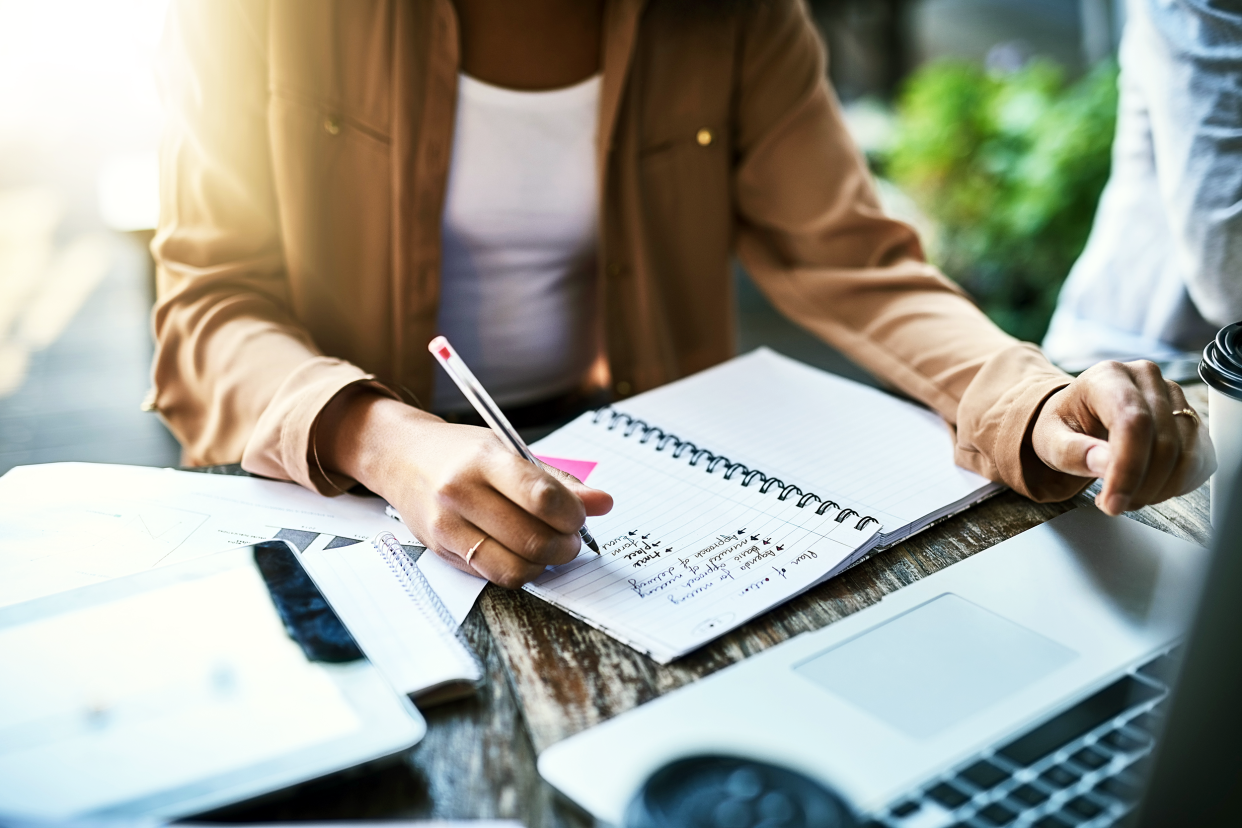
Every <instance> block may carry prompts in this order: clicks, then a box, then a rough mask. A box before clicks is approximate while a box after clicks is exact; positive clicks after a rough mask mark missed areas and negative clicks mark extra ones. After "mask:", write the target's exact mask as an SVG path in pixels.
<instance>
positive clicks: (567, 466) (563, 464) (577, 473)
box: [535, 454, 599, 483]
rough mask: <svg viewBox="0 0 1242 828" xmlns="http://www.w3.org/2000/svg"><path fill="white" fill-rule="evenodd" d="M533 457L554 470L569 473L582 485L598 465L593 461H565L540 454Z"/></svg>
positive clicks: (561, 458)
mask: <svg viewBox="0 0 1242 828" xmlns="http://www.w3.org/2000/svg"><path fill="white" fill-rule="evenodd" d="M535 456H536V457H538V458H539V459H540V460H542V461H543V462H544V463H547V464H548V465H549V466H551V467H552V468H554V469H560V470H561V471H563V472H569V473H570V474H572V475H573V476H574V477H576V478H578V479H579V480H581V481H582V482H583V483H585V482H586V479H587V477H588V476H590V474H591V472H592V471H594V470H595V467H596V466H598V465H599V464H598V463H596V462H595V461H594V460H567V459H565V458H564V457H544V456H543V455H540V454H536V455H535Z"/></svg>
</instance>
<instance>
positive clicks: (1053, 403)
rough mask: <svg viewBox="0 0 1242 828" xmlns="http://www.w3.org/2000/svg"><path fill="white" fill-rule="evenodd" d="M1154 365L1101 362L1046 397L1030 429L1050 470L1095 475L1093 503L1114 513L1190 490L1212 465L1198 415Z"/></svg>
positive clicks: (1208, 442)
mask: <svg viewBox="0 0 1242 828" xmlns="http://www.w3.org/2000/svg"><path fill="white" fill-rule="evenodd" d="M1190 408H1191V406H1190V404H1189V403H1187V402H1186V396H1185V395H1184V394H1183V393H1182V389H1181V388H1180V387H1179V386H1178V385H1177V383H1175V382H1169V381H1168V380H1166V379H1165V378H1164V377H1163V376H1161V374H1160V369H1159V368H1158V367H1156V365H1155V364H1154V363H1151V362H1146V361H1140V362H1127V363H1120V362H1102V363H1100V364H1098V365H1096V366H1094V367H1092V368H1090V369H1089V370H1087V371H1084V372H1083V373H1082V374H1081V375H1080V376H1079V377H1078V378H1077V379H1075V380H1074V381H1073V382H1072V383H1070V384H1069V385H1068V386H1066V387H1065V388H1063V389H1061V390H1060V391H1058V392H1057V393H1055V394H1053V395H1052V396H1051V397H1049V398H1048V400H1047V401H1046V402H1045V403H1044V406H1043V408H1042V409H1041V410H1040V412H1039V415H1038V417H1037V418H1036V420H1035V427H1034V429H1033V431H1032V433H1031V446H1032V448H1033V449H1034V451H1035V454H1036V456H1037V457H1038V458H1039V459H1040V460H1041V461H1043V463H1044V464H1045V465H1047V466H1048V467H1049V468H1052V469H1055V470H1056V471H1061V472H1065V473H1067V474H1073V475H1078V476H1080V477H1100V478H1103V479H1104V485H1103V487H1102V488H1101V489H1100V493H1099V495H1097V496H1096V499H1095V502H1096V505H1097V506H1099V507H1100V509H1102V510H1103V511H1104V512H1107V513H1108V514H1110V515H1119V514H1121V513H1122V512H1125V511H1127V510H1130V509H1138V508H1140V507H1142V506H1147V505H1149V504H1151V503H1159V502H1160V501H1162V500H1167V499H1168V498H1170V497H1176V496H1178V495H1181V494H1185V493H1186V492H1189V491H1193V490H1194V489H1196V488H1198V487H1199V486H1200V485H1202V484H1203V481H1205V480H1207V478H1208V477H1209V476H1210V475H1211V474H1212V472H1213V471H1215V470H1216V454H1215V451H1214V450H1213V448H1212V440H1211V438H1210V437H1209V436H1208V430H1207V427H1206V425H1204V424H1203V423H1201V422H1200V421H1199V418H1198V416H1197V415H1196V416H1189V415H1186V414H1176V415H1175V412H1179V411H1183V412H1184V411H1186V410H1187V409H1190Z"/></svg>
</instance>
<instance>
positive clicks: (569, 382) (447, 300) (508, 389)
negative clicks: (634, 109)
mask: <svg viewBox="0 0 1242 828" xmlns="http://www.w3.org/2000/svg"><path fill="white" fill-rule="evenodd" d="M599 90H600V78H599V76H598V75H597V76H595V77H593V78H590V79H589V80H586V81H583V82H582V83H579V84H577V85H575V86H570V87H566V88H564V89H555V90H552V91H547V92H519V91H516V90H512V89H504V88H501V87H498V86H491V85H490V84H486V83H482V82H480V81H477V80H474V79H473V78H469V77H466V76H465V75H462V76H461V78H460V79H459V83H458V92H457V123H456V128H455V132H454V135H453V155H452V161H451V164H450V167H449V176H448V192H447V194H446V199H445V204H444V220H443V227H442V243H443V256H442V265H441V274H440V309H439V316H438V319H437V323H436V324H437V329H438V331H439V333H441V334H444V335H445V336H447V337H448V339H449V341H450V342H452V343H453V345H454V346H455V347H456V348H457V351H458V352H459V353H460V354H461V356H462V358H463V359H464V360H465V361H466V364H467V365H469V366H470V368H471V370H473V371H474V373H475V375H476V376H477V377H478V378H479V380H480V382H482V383H483V386H484V387H485V388H486V389H487V390H488V391H489V392H490V393H491V395H492V396H493V397H494V398H495V399H496V402H498V403H500V404H501V405H518V404H522V403H526V402H535V401H537V400H540V399H544V398H547V397H551V396H555V395H556V394H560V393H564V392H566V391H569V390H571V389H573V388H575V387H577V386H578V385H579V384H580V383H581V381H582V380H583V378H584V376H585V374H586V372H587V370H588V369H589V368H590V366H591V364H592V363H593V362H594V360H595V357H596V354H597V353H598V349H599V343H600V341H601V338H600V334H599V330H598V329H599V326H598V324H597V319H598V313H597V308H596V290H597V287H596V281H597V275H596V259H595V251H596V233H597V230H596V224H597V221H596V217H597V213H598V196H597V192H596V191H597V186H596V180H595V132H596V122H597V120H598V111H599ZM432 408H433V410H435V411H445V412H448V411H464V410H469V409H470V404H469V403H468V402H467V401H466V399H465V398H464V397H463V396H462V395H461V392H460V391H458V390H457V387H456V386H455V385H454V384H453V382H452V380H450V379H449V378H448V376H447V375H446V374H444V372H443V371H441V370H437V371H436V376H435V397H434V400H433V403H432Z"/></svg>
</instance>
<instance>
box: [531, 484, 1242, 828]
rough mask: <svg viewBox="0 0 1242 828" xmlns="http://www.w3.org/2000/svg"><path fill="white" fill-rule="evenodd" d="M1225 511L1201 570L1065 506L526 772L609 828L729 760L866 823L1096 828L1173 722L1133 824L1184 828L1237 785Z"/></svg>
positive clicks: (1137, 528) (1117, 816) (1160, 544)
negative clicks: (809, 787) (1212, 795)
mask: <svg viewBox="0 0 1242 828" xmlns="http://www.w3.org/2000/svg"><path fill="white" fill-rule="evenodd" d="M1231 520H1232V526H1231V528H1226V529H1225V530H1224V531H1222V532H1221V533H1220V535H1221V538H1222V539H1223V540H1222V541H1221V542H1220V543H1218V548H1219V552H1220V554H1218V555H1217V557H1216V560H1215V561H1212V560H1211V559H1210V556H1209V554H1208V552H1207V550H1205V549H1203V548H1202V547H1199V546H1196V545H1194V544H1190V543H1186V542H1184V541H1181V540H1179V539H1177V538H1174V537H1172V536H1171V535H1168V534H1166V533H1164V532H1161V531H1159V530H1156V529H1153V528H1151V527H1148V526H1145V525H1143V524H1140V523H1139V522H1137V521H1135V520H1132V519H1129V518H1109V517H1107V516H1105V515H1103V514H1102V513H1100V512H1099V511H1097V510H1095V509H1094V508H1092V507H1082V508H1079V509H1076V510H1074V511H1072V512H1069V513H1066V514H1064V515H1061V516H1060V517H1057V518H1055V519H1053V520H1051V521H1049V522H1047V523H1045V524H1043V525H1041V526H1039V527H1036V528H1034V529H1031V530H1029V531H1027V532H1025V533H1023V534H1021V535H1018V536H1016V537H1014V538H1011V539H1010V540H1008V541H1005V542H1003V543H1000V544H998V545H997V546H995V547H993V548H991V549H989V550H986V551H984V552H981V553H979V554H977V555H975V556H973V557H971V558H968V559H967V560H965V561H962V562H960V563H957V564H954V565H953V566H951V567H948V568H946V569H944V570H941V571H940V572H937V573H935V574H933V575H931V576H929V577H927V578H924V579H922V580H921V581H918V582H916V583H915V584H912V585H910V586H908V587H906V588H904V589H902V590H900V591H898V592H895V593H892V594H890V595H888V596H886V597H885V598H884V600H882V601H881V602H880V603H879V604H876V605H874V606H872V607H869V608H867V609H865V610H862V611H860V612H858V613H855V614H854V615H852V616H850V617H848V618H845V619H843V620H841V621H839V622H837V623H836V624H833V625H832V626H830V627H827V628H825V629H822V630H819V631H816V632H813V633H806V634H803V635H800V636H798V637H796V638H794V639H792V640H790V641H787V642H785V643H783V644H780V645H778V646H776V647H773V648H771V649H769V650H767V651H765V652H763V653H761V654H759V655H757V656H754V657H752V658H750V659H747V660H746V661H743V662H741V663H739V664H736V665H734V666H732V667H730V668H727V669H725V670H722V671H720V672H719V673H716V674H714V675H712V676H710V677H708V678H706V679H703V680H701V681H698V682H696V683H694V684H692V685H689V686H687V687H684V688H682V689H680V690H678V691H676V692H673V693H670V694H668V695H666V696H663V697H661V698H659V699H657V700H655V701H653V702H650V703H648V704H646V705H643V706H642V707H639V708H637V709H635V710H632V711H630V712H628V713H626V714H623V715H621V716H618V717H616V718H614V719H612V720H610V721H608V722H606V723H604V724H602V725H599V726H597V727H595V728H592V729H590V730H587V731H584V732H583V733H580V734H578V735H576V736H573V737H571V738H569V739H567V740H565V741H563V742H560V743H558V744H556V745H553V746H552V747H551V748H549V749H547V750H546V751H544V753H543V754H542V755H541V756H540V758H539V770H540V773H541V774H542V776H543V777H544V778H545V779H546V780H547V781H548V782H549V783H551V784H552V785H553V786H555V787H556V788H558V789H559V790H560V791H561V792H563V793H564V794H566V795H567V796H569V797H570V798H571V799H573V800H575V801H576V802H578V803H579V804H580V805H582V806H583V807H584V808H586V809H587V810H588V811H590V812H591V813H592V814H593V815H594V816H595V817H596V818H598V819H600V820H602V821H604V822H608V823H612V824H621V822H622V819H623V814H624V811H625V807H626V805H627V804H628V802H629V801H630V800H631V799H632V798H633V796H634V794H635V793H636V792H637V791H638V790H639V789H640V787H641V785H642V783H643V782H644V781H645V780H646V779H647V778H648V777H649V776H650V775H651V774H652V773H654V772H655V771H656V770H658V769H659V768H660V767H662V766H664V765H666V764H667V763H669V762H671V761H675V760H677V759H680V758H685V757H690V756H696V755H704V754H715V755H721V754H723V755H733V756H741V757H748V758H753V759H757V760H760V761H764V762H768V763H771V764H774V765H779V766H784V767H787V768H791V769H793V770H796V771H800V772H801V773H803V774H805V775H807V776H809V777H811V778H812V779H814V780H816V781H819V782H820V783H822V784H824V785H825V786H827V787H829V788H832V789H834V790H835V791H836V792H838V793H839V794H841V795H842V796H843V797H844V798H845V799H846V801H848V802H849V803H851V804H852V806H853V808H854V810H855V812H856V814H857V815H858V818H859V820H860V822H863V823H866V824H868V825H876V826H890V827H891V828H941V826H958V825H963V826H1001V825H1017V826H1038V828H1063V826H1079V825H1086V826H1104V825H1113V824H1116V823H1118V822H1119V821H1121V820H1123V819H1129V820H1133V819H1134V814H1135V813H1136V810H1135V809H1136V803H1137V802H1138V801H1139V799H1140V797H1141V796H1142V794H1143V790H1144V787H1145V779H1146V776H1147V774H1148V773H1149V771H1150V766H1151V763H1152V756H1153V748H1154V746H1155V744H1156V742H1155V740H1156V738H1157V736H1158V735H1159V734H1160V733H1161V732H1162V729H1163V728H1164V723H1165V721H1166V719H1168V720H1170V721H1171V722H1172V724H1171V725H1170V726H1169V732H1170V734H1171V735H1170V737H1169V739H1168V742H1167V744H1165V745H1164V746H1163V747H1162V749H1161V751H1160V752H1159V755H1157V756H1156V763H1157V764H1158V765H1159V766H1160V771H1161V772H1158V773H1157V774H1156V775H1155V776H1154V777H1153V781H1152V783H1151V787H1150V793H1149V795H1148V801H1147V802H1146V803H1145V804H1144V805H1143V806H1142V814H1143V816H1142V819H1143V824H1144V825H1153V826H1154V825H1176V824H1186V825H1190V824H1199V823H1198V822H1196V821H1195V820H1193V819H1188V818H1187V816H1188V814H1190V813H1192V812H1193V811H1192V810H1187V809H1193V807H1195V806H1194V804H1193V803H1194V802H1195V801H1198V802H1203V801H1204V797H1203V796H1202V794H1203V792H1204V791H1205V790H1206V789H1207V788H1206V785H1205V784H1204V783H1203V782H1201V781H1200V780H1210V779H1212V775H1213V773H1215V775H1216V776H1217V777H1221V778H1222V779H1223V778H1225V777H1229V775H1230V774H1233V775H1234V778H1233V780H1232V784H1233V785H1234V789H1235V794H1234V796H1235V799H1236V797H1237V796H1238V793H1237V789H1238V782H1239V780H1238V779H1237V778H1236V774H1237V769H1238V766H1239V765H1238V759H1237V755H1236V754H1237V748H1236V742H1234V743H1232V746H1230V747H1228V748H1227V750H1228V751H1232V753H1230V759H1229V761H1227V762H1224V763H1223V764H1221V763H1217V766H1216V769H1215V770H1214V771H1213V770H1211V769H1209V770H1203V769H1202V766H1203V765H1204V764H1205V761H1204V759H1205V756H1206V755H1207V754H1205V753H1204V751H1203V748H1202V745H1203V739H1204V737H1205V734H1206V736H1207V737H1208V738H1212V737H1213V735H1214V734H1215V738H1217V739H1218V740H1219V734H1220V733H1221V732H1222V731H1221V727H1222V723H1221V720H1220V719H1219V717H1216V718H1214V717H1213V716H1212V715H1209V714H1208V713H1207V712H1206V711H1208V710H1209V709H1212V710H1217V709H1222V707H1221V706H1222V705H1223V709H1228V708H1232V709H1231V710H1229V712H1228V713H1227V714H1226V720H1227V721H1226V722H1225V725H1227V727H1226V728H1225V729H1226V730H1227V731H1228V732H1230V733H1232V734H1233V737H1234V738H1236V737H1237V735H1238V732H1239V728H1238V721H1237V720H1238V714H1237V712H1236V711H1237V710H1238V707H1237V705H1236V699H1237V698H1238V697H1239V696H1238V694H1239V692H1240V690H1239V680H1238V675H1237V674H1238V673H1239V671H1240V670H1242V665H1240V661H1242V660H1240V659H1239V658H1238V650H1239V646H1238V643H1237V640H1236V632H1234V631H1235V630H1237V629H1240V628H1242V625H1238V624H1237V623H1235V622H1236V618H1237V615H1238V606H1237V602H1236V599H1235V596H1236V595H1237V594H1238V592H1239V591H1242V573H1239V572H1238V559H1239V553H1240V552H1242V542H1239V540H1238V539H1239V538H1240V537H1242V489H1240V490H1238V491H1237V494H1236V495H1235V500H1234V508H1233V509H1232V510H1231ZM1209 567H1211V568H1212V572H1211V575H1210V577H1209V575H1208V570H1209ZM1226 570H1228V571H1226ZM1205 583H1206V584H1208V588H1207V590H1206V592H1205V595H1206V598H1205V601H1204V606H1203V610H1202V612H1201V613H1200V617H1199V621H1198V625H1199V627H1200V628H1202V629H1200V630H1199V631H1198V632H1197V633H1196V635H1195V637H1194V640H1193V643H1192V646H1191V647H1190V652H1191V656H1192V657H1191V658H1190V659H1188V662H1187V664H1188V666H1187V668H1186V685H1185V686H1184V688H1183V690H1182V691H1181V692H1180V693H1179V695H1178V698H1177V702H1176V707H1175V709H1173V710H1172V711H1171V712H1170V710H1169V708H1170V682H1171V681H1173V678H1174V676H1175V673H1176V667H1177V664H1178V662H1179V660H1180V658H1181V655H1182V652H1183V648H1182V646H1181V644H1180V642H1181V641H1182V639H1183V638H1184V637H1185V636H1186V633H1187V630H1188V629H1189V627H1190V625H1191V623H1192V620H1193V618H1194V615H1195V609H1196V607H1197V606H1198V598H1199V595H1200V591H1201V588H1202V586H1203V584H1205ZM1225 616H1228V617H1225ZM1222 677H1223V680H1222ZM1209 697H1211V699H1212V700H1214V701H1215V702H1217V703H1218V705H1217V708H1210V707H1208V706H1207V705H1205V704H1204V700H1205V699H1209ZM1192 736H1193V738H1191V737H1192ZM1213 755H1215V754H1213ZM1216 781H1217V782H1219V783H1220V784H1221V785H1224V786H1225V787H1228V785H1227V784H1226V782H1222V781H1220V780H1216ZM1226 781H1227V780H1226ZM1196 796H1197V799H1196ZM1173 815H1179V816H1173Z"/></svg>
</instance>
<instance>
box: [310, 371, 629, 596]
mask: <svg viewBox="0 0 1242 828" xmlns="http://www.w3.org/2000/svg"><path fill="white" fill-rule="evenodd" d="M316 445H317V449H318V451H319V458H320V462H322V463H323V464H324V467H325V468H328V469H330V470H334V471H339V472H342V473H344V474H347V475H349V476H350V477H353V478H354V479H356V480H358V481H359V482H361V483H362V484H363V485H364V486H366V487H367V488H368V489H370V490H371V491H373V492H375V493H376V494H378V495H380V496H381V497H383V498H385V499H386V500H387V501H388V502H389V503H391V504H392V505H393V506H394V507H395V508H396V509H397V511H398V512H399V513H400V514H401V517H402V518H403V519H404V520H405V522H406V525H407V526H409V527H410V530H411V531H412V532H413V533H414V535H415V537H417V538H418V539H419V540H420V541H422V542H423V543H424V544H426V545H427V547H428V548H429V549H431V550H432V551H434V552H435V553H436V554H438V555H440V556H441V557H442V558H444V559H445V560H447V561H449V562H450V563H452V564H453V565H454V566H457V567H458V568H459V569H462V570H464V571H467V572H471V573H473V574H477V575H481V576H483V577H485V578H487V579H488V580H489V581H492V582H493V583H497V584H500V585H501V586H504V587H508V588H510V589H515V588H517V587H520V586H521V585H522V584H524V583H526V582H527V581H531V580H533V579H534V578H536V577H538V575H539V574H540V573H541V572H543V570H544V567H546V566H548V565H552V564H563V563H567V562H568V561H571V560H573V559H574V557H576V556H577V554H578V551H579V549H580V548H581V544H582V542H581V539H580V538H579V536H578V530H579V529H580V528H581V527H582V524H583V523H584V522H585V521H586V518H587V516H588V515H602V514H604V513H605V512H607V511H608V510H609V509H611V508H612V497H611V496H610V495H608V494H606V493H604V492H601V491H599V490H598V489H592V488H590V487H589V486H584V485H583V484H582V483H581V482H579V481H578V480H577V479H576V478H574V477H572V476H571V475H569V474H566V473H565V472H562V471H559V470H557V469H553V468H551V467H548V466H544V467H543V468H537V467H535V466H533V465H531V464H530V463H528V462H527V461H525V460H523V459H522V458H520V457H518V456H517V455H515V454H513V453H512V452H510V451H508V450H507V449H505V448H504V447H503V446H502V445H501V443H500V441H499V440H497V439H496V437H495V435H493V434H492V432H491V431H489V430H488V429H485V428H476V427H474V426H463V425H450V424H448V423H445V422H444V421H443V420H441V419H440V418H439V417H435V416H433V415H431V414H428V413H426V412H424V411H420V410H418V409H416V408H412V407H410V406H408V405H405V404H403V403H400V402H397V401H396V400H391V399H387V398H384V397H380V396H379V395H377V394H374V393H371V392H369V391H366V390H365V389H363V390H361V391H358V392H352V393H351V392H350V391H348V390H347V391H346V392H344V393H343V394H341V395H340V396H339V397H338V399H336V400H333V402H332V403H331V404H330V405H329V406H328V408H327V409H325V410H324V412H323V414H322V415H321V416H320V420H319V425H318V428H317V437H316ZM480 539H482V540H483V542H482V544H480V545H479V547H478V548H477V549H476V550H475V552H474V554H473V555H471V557H470V563H469V564H467V563H466V560H465V558H466V555H467V553H468V552H469V551H470V549H471V548H472V547H473V546H474V545H475V543H476V542H478V541H479V540H480Z"/></svg>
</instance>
